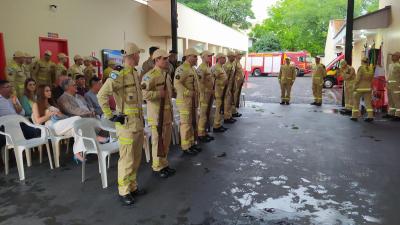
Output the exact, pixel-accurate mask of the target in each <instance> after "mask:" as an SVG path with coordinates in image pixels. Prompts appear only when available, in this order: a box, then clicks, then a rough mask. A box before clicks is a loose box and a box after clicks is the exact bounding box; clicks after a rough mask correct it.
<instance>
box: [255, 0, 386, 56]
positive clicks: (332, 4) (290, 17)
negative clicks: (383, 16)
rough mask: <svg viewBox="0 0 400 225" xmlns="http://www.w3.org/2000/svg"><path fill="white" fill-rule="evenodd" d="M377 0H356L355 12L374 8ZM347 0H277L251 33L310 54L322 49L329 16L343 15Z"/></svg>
mask: <svg viewBox="0 0 400 225" xmlns="http://www.w3.org/2000/svg"><path fill="white" fill-rule="evenodd" d="M377 2H378V0H355V12H354V13H355V16H360V15H361V14H365V13H367V12H368V11H374V10H376V9H377ZM346 13H347V0H280V1H278V2H277V3H276V4H275V5H274V6H273V7H271V8H269V9H268V14H269V16H270V17H269V18H268V19H266V20H264V21H263V23H262V24H258V25H256V26H255V27H254V28H253V29H252V31H251V33H250V37H252V38H253V39H254V40H255V45H259V44H258V42H259V41H261V42H264V41H265V36H271V33H273V34H274V35H276V37H277V39H278V41H279V44H280V46H281V47H282V50H290V51H299V50H307V51H309V52H310V53H311V54H312V55H317V54H321V53H323V52H324V46H325V41H326V36H327V32H328V25H329V21H330V20H331V19H343V18H345V17H346Z"/></svg>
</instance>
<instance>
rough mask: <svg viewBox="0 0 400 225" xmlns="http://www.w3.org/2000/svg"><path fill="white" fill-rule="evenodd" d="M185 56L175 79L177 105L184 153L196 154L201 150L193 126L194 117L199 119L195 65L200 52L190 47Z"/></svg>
mask: <svg viewBox="0 0 400 225" xmlns="http://www.w3.org/2000/svg"><path fill="white" fill-rule="evenodd" d="M184 56H185V57H186V58H185V62H184V63H183V64H182V65H180V66H179V67H178V68H177V69H176V71H175V79H174V87H175V89H176V92H177V97H176V105H177V107H178V110H179V116H180V125H179V127H180V135H181V148H182V151H183V154H184V155H196V154H197V153H198V152H200V151H201V148H199V147H198V146H196V145H195V141H196V140H195V137H194V129H197V127H193V123H192V122H193V121H192V119H193V118H195V119H197V115H196V111H197V107H198V82H197V75H196V71H195V70H194V68H193V67H194V66H195V65H196V64H197V56H198V52H197V51H196V50H195V49H193V48H188V49H187V50H186V51H185V54H184ZM193 100H194V102H193ZM193 107H194V108H193ZM193 112H194V114H193Z"/></svg>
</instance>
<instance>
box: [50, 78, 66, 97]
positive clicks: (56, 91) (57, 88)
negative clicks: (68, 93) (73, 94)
mask: <svg viewBox="0 0 400 225" xmlns="http://www.w3.org/2000/svg"><path fill="white" fill-rule="evenodd" d="M66 79H68V76H67V74H66V73H61V74H60V76H59V77H58V78H57V79H56V82H54V86H53V88H52V90H51V97H52V98H53V100H54V102H57V100H58V98H59V97H60V96H61V95H62V94H63V93H64V90H63V89H62V87H61V83H62V82H63V81H64V80H66Z"/></svg>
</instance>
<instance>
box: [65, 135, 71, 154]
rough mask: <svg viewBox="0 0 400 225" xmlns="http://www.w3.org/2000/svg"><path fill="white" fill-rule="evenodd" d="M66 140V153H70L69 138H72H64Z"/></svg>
mask: <svg viewBox="0 0 400 225" xmlns="http://www.w3.org/2000/svg"><path fill="white" fill-rule="evenodd" d="M64 140H65V143H66V145H67V150H66V151H65V153H67V154H68V153H69V140H71V138H68V139H64Z"/></svg>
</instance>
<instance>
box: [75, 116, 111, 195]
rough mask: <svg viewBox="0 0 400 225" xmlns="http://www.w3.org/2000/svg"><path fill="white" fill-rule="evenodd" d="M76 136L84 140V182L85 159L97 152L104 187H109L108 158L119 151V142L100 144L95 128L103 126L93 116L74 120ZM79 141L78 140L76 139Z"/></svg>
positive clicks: (83, 176)
mask: <svg viewBox="0 0 400 225" xmlns="http://www.w3.org/2000/svg"><path fill="white" fill-rule="evenodd" d="M73 126H74V133H75V138H76V139H78V138H81V140H82V141H83V146H84V151H83V159H84V160H83V162H82V183H83V182H85V179H86V178H85V167H86V163H85V159H86V155H88V154H96V155H97V157H98V162H99V171H100V174H101V183H102V186H103V188H107V187H108V182H107V159H108V158H109V157H110V156H111V154H112V153H117V152H118V151H119V146H118V142H109V143H105V144H100V143H99V142H98V141H97V139H96V137H97V135H96V132H95V128H99V127H101V122H100V121H99V120H97V119H93V118H83V119H80V120H77V121H75V122H74V125H73ZM75 141H78V140H75Z"/></svg>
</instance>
